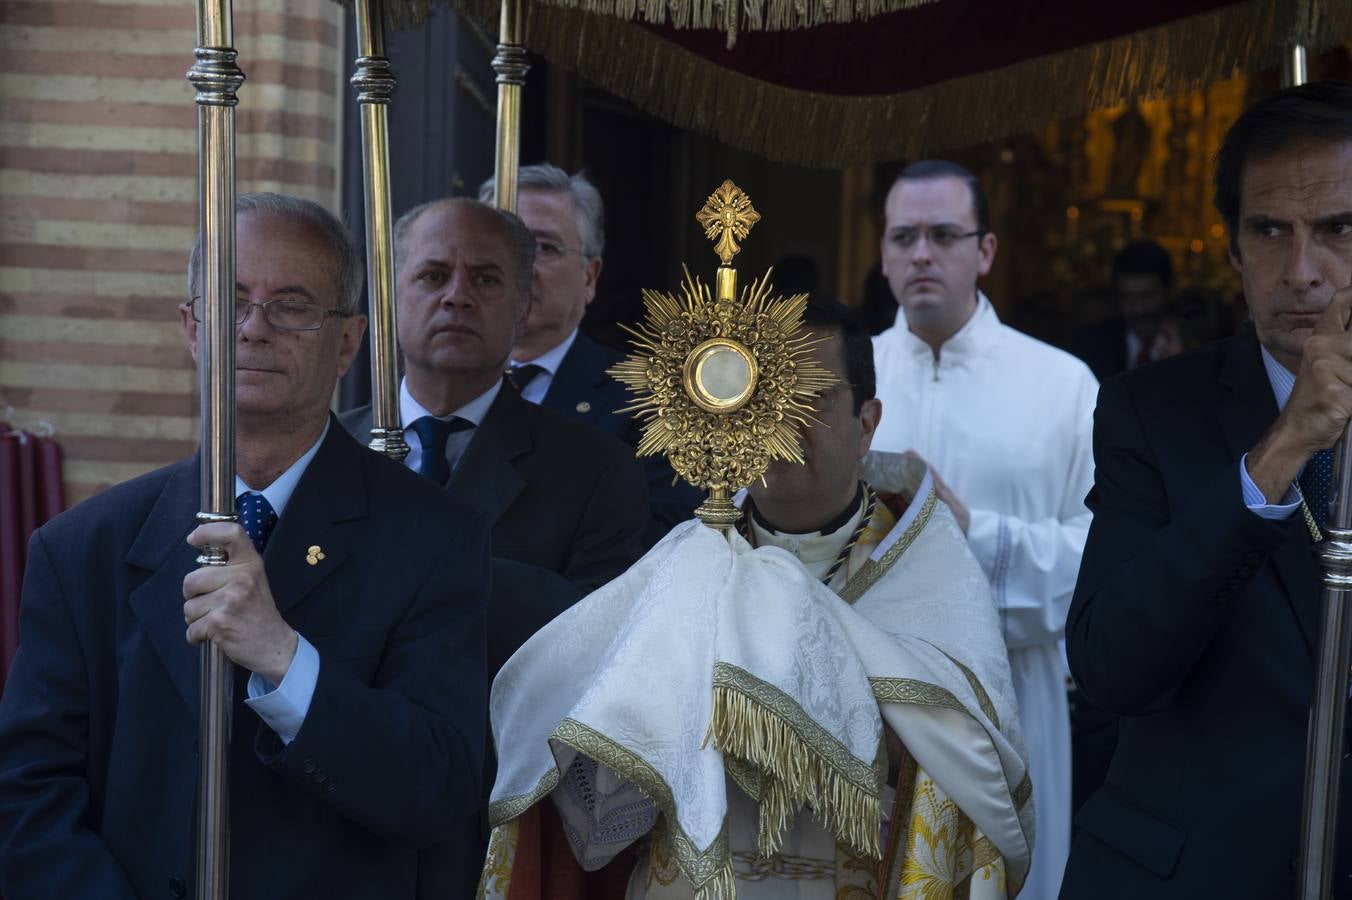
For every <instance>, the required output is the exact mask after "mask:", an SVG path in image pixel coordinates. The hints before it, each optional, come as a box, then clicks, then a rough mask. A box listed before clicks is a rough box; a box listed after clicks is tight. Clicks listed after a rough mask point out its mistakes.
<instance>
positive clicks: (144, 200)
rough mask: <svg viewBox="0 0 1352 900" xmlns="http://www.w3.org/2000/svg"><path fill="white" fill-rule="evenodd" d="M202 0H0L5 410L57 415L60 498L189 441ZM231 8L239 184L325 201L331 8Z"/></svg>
mask: <svg viewBox="0 0 1352 900" xmlns="http://www.w3.org/2000/svg"><path fill="white" fill-rule="evenodd" d="M195 6H196V5H195V3H193V2H192V0H138V2H126V3H115V2H103V0H40V2H8V0H0V413H3V412H4V410H5V407H6V406H12V407H13V408H14V413H13V414H12V415H11V416H10V421H11V423H12V424H14V425H16V426H17V427H21V428H27V429H30V430H35V429H36V428H37V427H38V423H39V422H40V421H46V422H49V423H51V424H52V425H53V426H54V427H55V428H56V432H57V438H58V440H59V441H60V443H61V445H62V447H63V448H64V450H65V454H66V467H65V481H66V492H67V501H68V503H70V504H74V503H76V502H78V501H79V500H81V499H84V498H85V497H88V496H89V495H91V494H93V493H95V492H96V491H98V490H101V489H102V488H104V487H107V486H109V485H111V484H115V483H117V482H119V481H122V480H125V479H127V478H131V477H133V476H135V475H138V474H140V473H142V472H146V471H149V470H150V469H153V468H156V467H158V466H161V465H163V464H165V463H168V462H171V461H173V460H176V459H180V458H182V457H184V456H186V455H188V454H190V453H191V452H192V451H193V449H194V447H195V446H196V442H197V419H196V405H197V398H196V375H195V373H194V370H193V368H192V362H191V359H190V357H189V356H188V353H187V351H186V349H185V347H184V342H183V335H182V331H181V330H180V328H179V325H178V311H177V308H176V307H177V304H178V303H180V302H181V301H182V299H183V297H184V293H185V290H186V286H185V279H186V275H185V270H186V266H187V254H188V250H189V249H190V248H191V245H192V241H193V238H194V236H195V233H196V223H197V113H196V108H195V106H194V104H193V93H192V88H191V86H190V85H189V84H188V83H187V81H186V79H185V78H184V74H185V73H186V72H187V69H188V67H189V66H190V65H191V63H192V50H193V46H194V44H195V43H196V38H195V30H194V29H195V26H194V22H195ZM234 10H235V18H234V24H235V41H236V49H238V50H239V52H240V58H239V65H240V67H241V68H242V69H243V70H244V73H245V75H246V77H247V80H246V81H245V84H244V87H243V88H242V89H241V91H240V95H239V96H240V105H239V107H238V108H237V112H236V149H237V160H238V162H237V175H238V189H239V190H240V191H241V192H243V191H249V190H277V191H286V192H289V193H295V194H300V195H303V196H306V197H310V198H312V199H314V200H317V201H319V202H321V203H323V204H324V205H325V206H327V207H329V208H330V209H334V204H335V198H336V196H337V190H336V185H335V179H336V174H335V173H336V169H337V164H338V160H337V146H338V140H337V133H338V116H339V115H341V114H355V104H354V103H353V100H352V96H351V92H350V91H349V90H348V89H347V88H346V86H345V85H342V84H340V82H339V78H340V73H341V70H342V59H341V58H340V53H341V46H342V45H341V25H340V22H341V11H340V9H339V7H338V6H337V5H336V4H334V3H332V2H331V0H235V3H234ZM340 105H341V106H342V107H345V108H346V109H344V110H340ZM335 211H336V210H335Z"/></svg>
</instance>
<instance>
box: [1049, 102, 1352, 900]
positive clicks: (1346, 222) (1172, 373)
mask: <svg viewBox="0 0 1352 900" xmlns="http://www.w3.org/2000/svg"><path fill="white" fill-rule="evenodd" d="M1217 160H1218V161H1217V171H1216V205H1217V208H1218V209H1219V210H1220V213H1221V216H1222V217H1223V218H1224V220H1225V221H1226V223H1227V225H1228V226H1229V229H1230V236H1231V237H1230V254H1231V260H1232V263H1233V265H1234V266H1235V268H1236V269H1237V270H1239V272H1240V274H1241V276H1242V279H1243V284H1244V295H1245V298H1246V300H1247V301H1248V305H1249V311H1250V313H1251V315H1252V317H1253V328H1252V329H1251V330H1246V332H1245V333H1244V334H1241V335H1240V336H1239V337H1236V338H1234V339H1232V340H1231V341H1229V342H1226V343H1223V344H1214V345H1211V346H1209V347H1206V348H1203V349H1201V350H1199V351H1196V352H1194V353H1191V354H1187V355H1184V356H1181V357H1176V358H1173V359H1169V360H1165V361H1163V362H1161V363H1158V364H1156V365H1153V366H1148V367H1146V368H1144V369H1142V370H1140V371H1137V372H1131V373H1128V374H1126V375H1124V376H1122V377H1120V378H1116V379H1112V380H1109V381H1108V382H1106V383H1105V384H1104V385H1103V388H1102V391H1101V393H1100V395H1099V404H1098V411H1097V414H1096V420H1095V435H1094V451H1095V462H1096V473H1095V485H1094V489H1093V491H1092V492H1091V493H1090V495H1089V500H1088V505H1089V507H1090V509H1091V510H1093V513H1094V521H1093V526H1092V528H1091V530H1090V532H1089V539H1088V545H1087V546H1086V548H1085V553H1084V562H1083V566H1082V568H1081V571H1080V579H1079V583H1078V585H1077V587H1076V592H1075V599H1074V602H1073V604H1072V606H1071V609H1070V616H1069V621H1068V624H1067V629H1066V642H1067V650H1068V652H1069V656H1070V665H1071V669H1072V671H1073V672H1074V674H1075V678H1076V680H1077V682H1078V683H1079V685H1080V688H1081V690H1083V691H1084V692H1085V694H1087V695H1088V697H1089V699H1090V700H1091V701H1092V702H1094V703H1096V704H1098V705H1100V706H1102V707H1104V708H1105V709H1107V710H1109V711H1111V712H1114V713H1118V714H1120V715H1121V716H1122V719H1121V720H1120V721H1121V729H1120V738H1119V743H1118V747H1117V752H1116V754H1115V755H1114V757H1113V760H1112V763H1111V766H1110V768H1109V770H1108V775H1107V779H1106V782H1105V783H1104V785H1103V786H1102V787H1101V788H1100V789H1099V790H1098V791H1097V792H1096V793H1094V794H1093V796H1092V797H1090V799H1089V801H1088V802H1087V803H1086V804H1085V806H1084V807H1083V808H1082V809H1081V810H1080V813H1079V815H1078V816H1077V818H1076V824H1077V825H1078V826H1079V828H1080V831H1079V833H1078V835H1077V837H1076V838H1075V842H1074V845H1073V847H1072V850H1071V855H1070V862H1069V864H1068V866H1067V868H1066V873H1065V880H1064V883H1063V889H1062V894H1061V896H1062V897H1064V898H1075V900H1078V898H1095V900H1104V898H1107V900H1112V898H1133V900H1134V898H1140V897H1151V898H1161V900H1168V898H1184V897H1187V898H1195V897H1227V898H1277V897H1294V896H1296V894H1297V888H1296V880H1295V872H1296V866H1297V860H1296V857H1297V855H1298V852H1299V847H1298V841H1299V834H1300V816H1301V795H1302V787H1301V786H1302V782H1303V771H1304V762H1305V743H1306V727H1307V716H1308V712H1309V705H1310V700H1311V696H1312V689H1313V680H1314V650H1313V648H1314V647H1315V646H1316V645H1317V641H1318V629H1319V625H1318V622H1319V596H1320V595H1319V582H1318V575H1317V569H1316V564H1315V561H1314V560H1313V558H1312V556H1311V553H1310V550H1311V546H1312V541H1313V540H1315V539H1316V534H1317V532H1318V530H1319V528H1320V527H1322V525H1321V523H1322V521H1323V520H1324V519H1325V512H1326V511H1327V508H1328V505H1327V502H1326V498H1327V495H1328V488H1329V472H1330V459H1329V453H1328V448H1329V447H1330V446H1332V445H1333V443H1334V442H1335V441H1336V440H1337V439H1338V437H1339V435H1340V434H1341V433H1342V432H1343V430H1344V428H1345V427H1346V425H1347V423H1348V419H1349V416H1350V415H1352V334H1349V332H1348V330H1347V326H1348V322H1349V320H1352V289H1349V287H1348V285H1349V283H1350V282H1352V85H1348V84H1334V83H1327V82H1325V83H1318V84H1309V85H1305V86H1303V87H1299V88H1293V89H1289V90H1285V91H1282V92H1280V93H1278V94H1276V95H1274V96H1272V97H1269V98H1268V99H1266V100H1264V101H1262V102H1260V103H1258V104H1257V105H1255V106H1254V107H1253V108H1252V109H1250V110H1248V111H1247V112H1246V113H1244V115H1243V116H1241V117H1240V119H1239V120H1238V121H1237V122H1236V123H1235V124H1234V126H1233V127H1232V128H1231V129H1230V132H1229V134H1228V135H1227V137H1226V139H1225V143H1224V145H1223V146H1222V148H1221V150H1220V153H1219V155H1218V157H1217ZM1307 513H1308V515H1307ZM1346 765H1347V762H1346V760H1345V761H1344V766H1346ZM1350 796H1352V794H1350V793H1349V790H1348V788H1347V787H1346V786H1345V787H1344V788H1343V809H1344V810H1346V809H1347V807H1348V801H1349V798H1350ZM1339 818H1340V819H1341V820H1342V821H1341V825H1342V828H1341V829H1340V832H1341V835H1342V836H1343V837H1344V840H1343V841H1342V848H1343V849H1342V851H1341V852H1340V854H1339V855H1338V856H1337V859H1336V866H1337V868H1336V869H1335V872H1336V873H1337V891H1336V895H1337V896H1338V897H1345V896H1352V892H1349V888H1352V860H1349V858H1348V856H1347V851H1346V848H1347V847H1348V846H1349V842H1348V840H1347V839H1346V838H1348V837H1349V836H1352V835H1349V833H1348V826H1349V825H1350V824H1352V822H1349V821H1348V817H1347V816H1346V815H1345V814H1342V815H1340V816H1339Z"/></svg>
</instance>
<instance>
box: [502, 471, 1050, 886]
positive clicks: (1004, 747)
mask: <svg viewBox="0 0 1352 900" xmlns="http://www.w3.org/2000/svg"><path fill="white" fill-rule="evenodd" d="M864 477H865V479H866V480H868V481H869V482H870V483H871V484H873V485H874V486H875V487H876V488H878V489H879V490H881V491H891V492H897V493H901V494H903V495H905V496H907V497H910V498H912V500H911V502H910V503H909V505H908V506H907V508H906V510H905V512H904V513H903V514H902V515H901V516H900V518H899V519H898V521H897V523H896V525H895V527H893V528H892V529H891V530H890V531H889V532H888V533H887V535H886V537H885V538H884V539H883V540H881V541H880V542H879V543H877V544H876V546H874V547H873V548H872V549H871V552H869V554H868V558H867V559H866V560H865V561H863V564H862V565H861V566H859V567H858V568H857V570H855V567H854V566H852V567H851V568H852V570H855V574H854V575H853V576H852V577H851V578H850V580H849V582H848V583H847V585H846V586H845V588H844V589H843V590H842V593H841V595H837V594H836V593H834V592H832V591H831V590H829V589H828V588H826V587H825V586H824V585H822V584H821V583H820V582H819V581H817V580H816V579H815V578H813V577H812V576H811V575H809V574H808V572H807V571H806V569H804V568H803V566H802V564H800V563H799V562H798V560H797V559H795V558H794V557H793V556H792V555H790V554H789V553H788V552H786V551H784V550H781V549H778V548H775V547H760V548H753V547H751V545H750V544H748V543H747V542H746V541H745V540H744V539H743V538H742V537H741V536H739V535H736V534H732V535H730V536H725V535H724V534H722V533H720V532H718V531H715V530H713V529H711V528H708V527H706V526H704V525H703V524H701V523H698V522H693V521H692V522H687V523H684V524H682V525H680V526H678V527H676V528H675V529H673V530H672V531H671V533H670V534H668V535H667V537H665V538H664V539H663V540H662V541H661V542H660V543H658V545H657V546H656V547H654V548H653V549H652V550H651V551H649V552H648V554H647V555H645V556H644V557H643V558H642V559H641V560H639V561H638V562H637V563H636V564H635V565H634V566H633V567H632V568H630V569H629V571H627V572H626V573H624V574H623V575H621V576H620V577H618V578H617V579H615V580H614V581H612V582H611V583H610V584H608V585H606V586H605V587H603V588H601V589H600V590H597V591H596V592H594V593H592V594H591V595H590V596H588V597H586V598H585V599H584V600H582V601H581V602H579V603H578V604H577V605H575V606H573V607H572V608H571V609H569V610H567V611H566V612H564V613H563V614H562V615H560V616H559V617H558V618H556V619H555V620H554V621H552V622H551V623H550V624H549V625H547V626H546V627H545V628H543V629H542V630H540V631H539V632H538V633H536V634H535V635H534V636H533V637H531V639H530V640H528V641H527V642H526V643H525V644H524V645H523V646H522V647H521V649H520V650H519V651H517V653H516V654H515V655H514V656H513V657H512V658H511V659H510V660H509V661H508V662H507V664H506V665H505V666H504V667H503V669H502V671H501V673H500V674H499V675H498V677H497V679H496V680H495V681H494V683H493V689H492V695H491V699H490V711H491V716H492V728H493V736H494V740H495V743H496V746H497V753H498V760H499V767H498V775H497V781H496V783H495V785H494V788H493V792H492V799H491V803H490V819H491V821H492V824H493V826H494V836H493V846H491V847H490V851H489V860H488V863H487V865H486V868H485V885H484V887H483V888H482V889H481V895H483V896H487V897H506V896H507V889H506V882H507V880H509V878H510V867H511V856H512V852H513V851H512V847H511V846H510V842H511V836H510V826H511V824H512V823H513V821H514V820H516V819H517V817H519V816H520V815H521V814H522V813H524V812H525V811H526V810H527V809H529V808H530V807H531V806H532V805H533V804H535V803H537V802H539V801H540V800H542V799H544V798H545V797H546V796H547V795H548V794H549V793H550V792H551V791H553V790H554V789H555V787H556V786H558V784H559V782H560V779H561V777H562V774H563V773H566V772H567V771H568V770H569V767H570V766H571V765H572V764H573V762H574V760H575V758H576V757H577V756H578V755H579V754H580V755H583V756H585V757H588V758H590V759H591V760H594V761H595V762H596V763H597V764H598V765H599V766H600V767H601V768H602V770H603V771H604V770H606V769H608V770H610V773H613V780H619V781H627V782H632V783H633V784H634V785H636V786H637V787H638V788H639V789H640V790H641V791H642V792H643V793H644V794H645V795H646V796H647V797H649V798H650V799H651V800H652V801H654V802H655V804H656V806H657V807H658V809H659V810H660V812H661V813H662V815H663V818H664V820H665V838H664V839H665V840H668V841H669V842H670V847H669V852H670V855H671V858H672V859H673V860H674V862H675V863H676V865H677V866H678V867H679V870H680V872H681V873H682V874H683V875H684V876H685V878H686V879H688V880H689V882H690V884H691V885H692V888H693V891H694V894H695V896H696V897H697V898H700V900H714V898H723V897H728V898H730V897H733V896H735V887H734V883H733V874H732V872H733V870H732V861H731V858H730V853H729V848H728V838H727V828H726V817H727V813H728V791H729V787H728V784H729V781H728V780H729V778H731V779H733V781H734V782H735V783H736V784H737V785H739V786H741V787H742V789H744V790H746V791H747V793H748V794H750V795H751V796H752V797H755V798H758V799H759V801H760V807H761V839H760V843H761V847H760V850H761V851H762V852H763V853H767V854H768V853H770V852H773V851H774V850H775V848H776V844H777V841H778V839H779V836H780V834H781V833H782V831H783V829H784V827H785V826H786V825H787V824H788V823H789V822H791V821H792V820H793V818H794V816H795V815H796V814H797V813H798V811H799V809H800V808H801V807H802V806H803V805H804V804H806V805H808V806H810V808H811V809H812V810H813V812H814V813H815V814H816V816H817V817H818V819H819V821H821V822H822V824H823V826H824V827H826V828H827V829H828V830H829V831H830V832H832V833H833V834H834V835H835V836H836V838H837V839H838V840H840V841H842V842H843V843H845V844H847V845H849V846H850V847H851V848H853V849H855V850H856V851H858V852H859V853H861V854H863V855H865V856H870V857H873V858H878V857H880V856H881V855H882V850H883V847H882V846H881V838H880V835H881V818H882V816H881V796H882V792H883V788H884V785H885V780H886V774H887V764H886V759H887V757H886V751H885V748H884V745H883V729H882V724H883V721H886V723H887V725H888V726H889V727H890V728H891V729H892V730H893V731H894V732H895V734H896V735H897V737H898V738H900V740H901V742H902V744H903V745H904V746H905V749H906V751H907V752H908V753H909V754H910V756H911V757H913V759H914V761H915V763H916V765H918V766H919V767H920V769H922V770H923V771H924V772H925V773H927V774H928V775H929V777H930V778H932V779H933V783H934V784H935V785H936V786H937V787H938V788H939V789H940V790H941V791H942V792H943V793H944V794H946V795H947V797H948V798H950V799H951V800H952V801H953V803H955V804H956V805H957V807H958V809H959V810H961V813H962V814H964V815H966V816H967V817H968V818H969V819H970V820H971V822H972V824H973V825H974V826H975V827H976V828H977V829H978V830H979V832H980V835H982V836H984V838H985V840H987V841H989V843H990V844H991V845H993V847H994V851H995V852H998V854H999V855H1000V856H1001V857H1002V858H1003V861H1004V872H1005V875H1006V884H1005V889H1006V891H1007V892H1008V896H1011V897H1012V896H1013V895H1014V894H1015V893H1017V890H1018V887H1019V886H1020V885H1021V884H1022V882H1023V879H1024V877H1025V875H1026V873H1027V868H1028V861H1029V856H1030V852H1031V847H1032V839H1033V814H1032V803H1031V802H1030V788H1029V783H1028V779H1027V759H1026V754H1025V751H1024V747H1023V739H1022V735H1021V734H1020V732H1019V726H1018V718H1017V713H1016V709H1015V700H1014V692H1013V688H1012V686H1011V683H1010V677H1009V667H1008V663H1007V661H1006V657H1005V650H1004V643H1003V640H1002V638H1001V635H1000V630H999V623H998V620H997V617H996V613H995V610H994V607H993V605H992V602H991V597H990V590H989V587H988V586H987V583H986V580H985V577H984V576H983V575H982V572H981V570H980V568H979V566H978V564H977V562H976V560H975V559H974V558H973V557H972V555H971V553H970V552H969V551H968V550H967V547H966V543H965V541H964V540H963V537H962V534H961V532H960V530H959V529H958V527H957V525H956V523H955V522H954V520H953V518H952V515H951V514H950V513H949V511H948V509H947V507H946V506H944V505H943V504H942V503H940V502H938V499H937V495H936V493H935V491H934V489H933V484H932V480H931V478H930V476H929V474H928V473H927V472H926V471H925V470H924V467H923V465H920V464H918V463H915V462H914V461H913V460H911V459H910V458H905V457H901V456H899V455H894V454H887V455H881V454H878V455H871V456H870V458H869V460H868V461H867V471H866V473H865V476H864ZM842 598H843V599H844V600H845V601H846V602H842ZM610 773H607V776H608V777H609V776H610ZM900 825H901V826H902V827H905V825H906V823H905V822H902V823H900Z"/></svg>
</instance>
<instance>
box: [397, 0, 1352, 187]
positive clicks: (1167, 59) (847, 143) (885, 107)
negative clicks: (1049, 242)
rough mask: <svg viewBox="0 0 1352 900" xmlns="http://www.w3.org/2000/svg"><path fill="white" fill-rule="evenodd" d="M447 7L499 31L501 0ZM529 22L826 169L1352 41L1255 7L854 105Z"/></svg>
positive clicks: (652, 96) (1346, 14) (564, 48)
mask: <svg viewBox="0 0 1352 900" xmlns="http://www.w3.org/2000/svg"><path fill="white" fill-rule="evenodd" d="M425 2H426V0H416V2H414V3H412V4H410V7H418V6H420V5H422V6H423V7H424V8H425ZM449 2H450V5H451V6H452V7H453V8H454V9H455V10H456V11H457V12H460V13H463V14H465V15H468V16H471V17H472V18H475V19H478V20H479V21H480V22H482V23H484V24H485V27H489V28H492V29H494V30H495V29H496V28H497V21H498V13H499V9H500V6H499V4H500V0H449ZM575 2H586V0H575ZM596 2H606V0H596ZM1299 10H1305V11H1306V12H1304V13H1302V14H1300V15H1298V11H1299ZM524 13H525V20H526V21H525V23H524V25H525V29H524V34H525V43H526V46H527V48H528V49H530V50H531V51H533V52H536V53H540V54H542V55H543V56H544V57H545V58H546V59H548V60H549V61H550V62H551V63H555V64H557V65H560V66H562V67H564V68H565V69H571V70H573V71H576V72H577V73H578V74H579V75H581V76H582V77H583V78H585V79H587V80H588V81H590V82H592V83H594V84H596V85H598V86H599V87H601V88H603V89H605V90H607V91H610V92H611V93H613V94H617V95H618V96H620V97H623V98H624V99H626V100H628V101H630V102H631V103H633V104H635V105H636V106H638V107H640V108H641V109H643V110H644V111H645V112H648V113H651V114H652V115H655V116H657V117H658V118H660V119H663V120H665V121H667V122H670V123H671V124H673V125H675V126H676V127H678V128H688V129H690V130H692V131H696V132H699V133H701V134H706V135H708V136H710V137H713V138H716V139H718V140H720V141H724V142H725V143H729V144H732V145H734V146H736V147H739V148H741V149H743V150H747V151H750V152H752V153H757V154H759V155H761V156H763V157H766V158H768V159H773V160H777V161H780V162H786V163H793V164H795V165H804V166H819V167H826V168H841V167H845V166H851V165H858V164H863V163H872V162H878V161H881V160H895V159H914V158H916V157H918V156H921V155H923V154H925V153H932V152H935V151H937V150H942V149H947V148H953V147H962V146H968V145H971V144H978V143H982V142H984V141H989V140H994V139H998V138H1002V137H1005V136H1007V135H1010V134H1018V133H1022V132H1027V131H1030V130H1033V129H1035V128H1040V127H1041V126H1043V125H1045V124H1046V123H1048V122H1050V121H1052V120H1054V119H1057V118H1061V117H1064V116H1072V115H1079V114H1081V113H1083V112H1085V111H1086V110H1089V109H1096V108H1101V107H1105V106H1113V105H1117V104H1120V103H1125V102H1128V101H1130V100H1133V99H1136V98H1141V97H1162V96H1169V95H1172V94H1175V93H1178V92H1180V91H1184V90H1189V89H1193V88H1197V87H1200V86H1203V85H1206V84H1210V83H1212V82H1215V81H1218V80H1221V79H1225V78H1230V77H1233V76H1234V75H1236V74H1238V73H1241V72H1247V71H1256V70H1262V69H1266V68H1272V67H1274V66H1275V65H1276V64H1277V62H1278V52H1279V49H1280V47H1281V46H1282V44H1283V43H1284V42H1285V41H1286V40H1287V39H1288V37H1289V36H1290V35H1291V34H1293V33H1296V32H1300V33H1302V34H1303V36H1304V43H1305V45H1306V47H1307V48H1308V49H1309V50H1310V51H1311V52H1315V51H1318V50H1321V49H1323V48H1326V47H1329V46H1332V45H1334V44H1336V43H1338V42H1340V41H1342V40H1345V39H1346V38H1347V37H1348V36H1349V34H1352V4H1349V3H1348V2H1347V0H1302V3H1290V2H1284V0H1249V2H1247V3H1241V4H1236V5H1234V6H1226V7H1223V8H1221V9H1218V10H1215V11H1212V12H1209V13H1202V14H1200V15H1196V16H1189V17H1187V18H1184V19H1179V20H1178V21H1175V22H1170V23H1167V24H1165V25H1162V26H1160V27H1158V28H1153V29H1150V30H1147V31H1143V32H1139V33H1136V34H1131V35H1126V36H1124V37H1120V38H1115V39H1113V40H1109V41H1103V42H1101V43H1097V44H1090V45H1088V46H1084V47H1076V48H1074V49H1072V50H1067V51H1065V52H1062V53H1057V54H1052V55H1049V56H1043V57H1037V58H1035V59H1028V60H1024V61H1022V62H1019V63H1015V64H1013V65H1010V66H1006V67H1003V68H1000V69H996V70H993V71H990V72H981V73H977V74H973V75H968V76H963V77H961V78H954V79H951V80H949V81H945V82H942V83H939V84H935V85H930V86H928V87H924V88H918V89H916V90H912V91H906V92H904V93H898V94H889V95H881V96H871V97H856V96H840V95H834V94H824V93H817V92H810V91H799V90H792V89H790V88H785V87H780V86H778V85H774V84H770V83H769V82H765V81H761V80H759V79H756V78H751V77H749V76H746V75H742V74H739V73H735V72H731V71H729V70H727V69H723V68H721V67H719V66H718V65H716V64H714V63H711V62H709V61H708V60H706V59H704V58H703V57H700V56H697V55H696V54H693V53H690V52H689V51H687V50H684V49H682V48H681V47H678V46H676V45H675V44H673V43H671V42H669V41H666V40H664V39H663V38H661V37H659V36H657V35H656V34H654V33H652V32H650V31H648V30H647V29H646V28H644V27H642V26H639V25H635V24H633V23H630V22H626V21H624V20H623V19H618V18H615V17H612V16H605V15H598V14H591V13H584V12H581V11H580V10H577V9H567V8H562V7H559V6H548V5H543V4H541V3H538V2H537V3H527V4H526V5H525V8H524Z"/></svg>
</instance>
